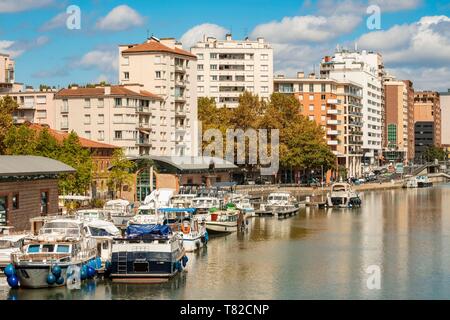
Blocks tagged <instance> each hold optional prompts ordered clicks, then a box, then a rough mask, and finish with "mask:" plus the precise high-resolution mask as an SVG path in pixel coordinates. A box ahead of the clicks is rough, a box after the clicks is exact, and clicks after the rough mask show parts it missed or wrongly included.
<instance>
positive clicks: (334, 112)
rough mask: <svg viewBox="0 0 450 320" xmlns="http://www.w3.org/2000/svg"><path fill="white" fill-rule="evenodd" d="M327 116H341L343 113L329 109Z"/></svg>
mask: <svg viewBox="0 0 450 320" xmlns="http://www.w3.org/2000/svg"><path fill="white" fill-rule="evenodd" d="M327 114H331V115H338V114H341V111H340V110H337V109H328V110H327Z"/></svg>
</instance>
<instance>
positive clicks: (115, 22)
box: [96, 5, 145, 31]
mask: <svg viewBox="0 0 450 320" xmlns="http://www.w3.org/2000/svg"><path fill="white" fill-rule="evenodd" d="M144 24H145V18H144V17H143V16H141V15H140V14H139V13H138V12H137V11H136V10H134V9H132V8H130V7H129V6H127V5H120V6H118V7H115V8H114V9H112V10H111V12H109V13H108V14H107V15H106V16H105V17H103V18H101V19H99V20H98V21H97V24H96V28H97V29H99V30H104V31H123V30H127V29H130V28H133V27H139V26H142V25H144Z"/></svg>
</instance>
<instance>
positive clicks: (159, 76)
mask: <svg viewBox="0 0 450 320" xmlns="http://www.w3.org/2000/svg"><path fill="white" fill-rule="evenodd" d="M155 78H156V79H161V71H156V72H155Z"/></svg>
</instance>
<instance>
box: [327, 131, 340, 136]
mask: <svg viewBox="0 0 450 320" xmlns="http://www.w3.org/2000/svg"><path fill="white" fill-rule="evenodd" d="M340 134H341V132H340V131H339V130H328V131H327V135H329V136H337V135H340Z"/></svg>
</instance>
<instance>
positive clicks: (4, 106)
mask: <svg viewBox="0 0 450 320" xmlns="http://www.w3.org/2000/svg"><path fill="white" fill-rule="evenodd" d="M18 107H19V106H18V105H17V102H15V101H14V99H13V98H11V97H10V96H6V97H3V98H0V154H5V152H6V146H5V137H6V135H7V133H8V131H9V129H11V127H13V126H14V121H13V112H14V111H15V110H17V108H18Z"/></svg>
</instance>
